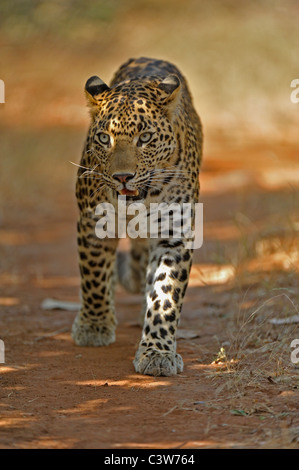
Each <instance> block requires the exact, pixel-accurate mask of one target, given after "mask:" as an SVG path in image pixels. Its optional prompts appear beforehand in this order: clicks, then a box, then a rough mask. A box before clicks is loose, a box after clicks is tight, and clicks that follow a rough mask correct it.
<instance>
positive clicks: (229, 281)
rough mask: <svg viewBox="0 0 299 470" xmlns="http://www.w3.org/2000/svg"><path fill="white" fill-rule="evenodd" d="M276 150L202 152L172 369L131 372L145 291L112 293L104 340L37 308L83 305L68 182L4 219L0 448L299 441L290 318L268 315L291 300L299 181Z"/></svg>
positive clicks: (66, 317) (291, 310)
mask: <svg viewBox="0 0 299 470" xmlns="http://www.w3.org/2000/svg"><path fill="white" fill-rule="evenodd" d="M220 149H221V150H220ZM270 151H274V150H273V149H270V150H269V147H268V146H264V147H261V148H259V149H255V150H254V151H253V150H252V149H248V150H247V153H246V151H244V150H243V153H242V156H243V158H242V159H240V150H238V149H235V150H232V149H227V150H225V151H223V147H220V146H219V148H218V150H216V149H215V151H211V154H210V155H209V157H210V158H207V159H206V163H205V166H204V170H203V175H202V198H203V199H202V200H203V202H204V214H205V215H204V217H205V233H204V240H205V242H204V247H203V248H202V249H201V250H199V251H198V252H197V253H196V256H195V262H194V266H193V270H192V276H191V282H190V286H189V288H188V291H187V294H186V302H185V305H184V309H183V314H182V322H181V325H180V328H181V330H180V334H179V339H178V350H179V352H180V353H181V354H182V356H183V358H184V363H185V369H184V372H183V373H182V374H180V375H179V376H177V377H171V378H166V377H159V378H153V377H149V376H141V375H138V374H136V373H135V372H134V369H133V365H132V360H133V357H134V353H135V349H136V345H137V343H138V340H139V337H140V328H139V326H138V324H137V320H138V315H139V308H140V297H138V296H133V295H129V294H127V293H125V292H124V291H123V290H121V288H119V289H118V291H117V317H118V322H119V324H118V328H117V341H116V343H114V344H112V345H110V346H109V347H104V348H79V347H77V346H75V345H74V343H73V342H72V340H71V338H70V333H69V332H70V328H71V324H72V321H73V318H74V315H75V313H74V312H67V311H61V310H52V311H47V310H43V309H42V308H41V303H42V301H43V300H44V299H45V298H48V297H52V298H57V299H64V300H71V301H78V290H79V277H78V270H77V260H76V244H75V218H76V208H75V206H74V200H73V195H72V194H70V192H69V189H68V187H66V189H61V191H60V192H59V195H58V196H57V198H56V200H52V207H51V208H50V209H49V208H48V211H47V214H45V213H42V212H40V213H35V214H32V215H31V216H30V214H29V213H26V216H25V217H23V218H22V217H20V218H19V219H15V217H14V214H13V212H12V214H11V216H7V217H6V219H5V223H3V224H2V227H1V231H0V242H1V247H2V255H1V257H2V260H3V263H2V271H1V297H0V303H1V312H2V315H1V322H0V327H1V337H2V338H3V340H4V342H5V364H2V365H1V366H0V387H1V388H0V394H1V401H0V415H1V418H0V423H1V425H0V447H1V448H115V449H117V448H122V449H123V448H210V447H218V448H238V447H250V448H260V447H286V448H290V447H298V439H299V415H298V398H299V397H298V388H297V387H298V366H296V365H295V364H293V363H292V362H291V360H290V353H291V349H290V343H291V340H292V339H294V338H296V337H299V336H298V335H299V334H298V328H297V329H296V327H297V325H296V324H283V325H281V326H277V325H273V324H271V323H270V322H269V320H270V319H273V318H277V317H279V318H283V319H285V318H289V317H291V316H292V315H294V314H295V313H296V309H297V310H298V298H299V295H298V273H297V270H296V269H297V267H298V261H299V256H298V253H299V250H298V223H299V219H298V213H297V212H296V207H297V208H298V205H297V206H296V204H297V202H298V190H296V189H295V186H294V184H295V183H294V181H291V185H290V180H292V178H293V177H294V169H297V174H298V167H295V160H294V155H295V153H296V149H292V148H287V147H284V146H283V145H281V146H278V147H277V148H276V149H275V155H276V158H275V162H276V163H275V165H273V159H271V156H269V155H270V154H269V152H270ZM297 161H298V160H297ZM256 162H258V164H257V165H255V163H256ZM297 166H298V163H297ZM66 178H67V177H66ZM66 178H65V179H66ZM63 187H64V186H61V188H63ZM296 201H297V202H296ZM66 207H68V208H69V210H68V212H67V213H66V212H65V211H63V210H62V208H63V209H65V208H66Z"/></svg>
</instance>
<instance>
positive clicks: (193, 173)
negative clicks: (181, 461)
mask: <svg viewBox="0 0 299 470" xmlns="http://www.w3.org/2000/svg"><path fill="white" fill-rule="evenodd" d="M85 95H86V100H87V106H88V107H89V111H90V127H89V129H88V132H87V137H86V141H85V143H84V147H83V152H82V158H81V161H80V164H79V165H78V170H77V179H76V200H77V205H78V212H79V216H78V221H77V244H78V253H79V270H80V277H81V287H80V290H81V308H80V311H79V312H78V313H77V315H76V317H75V319H74V321H73V325H72V331H71V335H72V338H73V340H74V342H75V344H77V345H79V346H108V345H110V344H111V343H113V342H114V341H115V331H116V326H117V320H116V316H115V295H116V284H117V282H119V283H120V284H121V285H122V286H123V287H124V288H125V289H127V290H128V291H129V292H132V293H141V295H142V297H141V298H142V299H143V300H142V301H141V303H142V305H141V326H142V333H141V339H140V342H139V344H138V347H137V346H136V351H135V357H134V360H133V365H134V368H135V372H136V373H139V374H143V375H150V376H166V377H167V376H173V375H176V374H179V373H181V372H182V371H183V367H184V364H183V359H182V356H181V355H180V354H179V353H178V352H177V329H178V326H179V323H180V315H181V310H182V305H183V300H184V297H185V293H186V289H187V286H188V282H189V276H190V270H191V266H192V258H193V254H194V248H193V246H192V245H190V244H188V243H186V240H185V238H184V236H181V237H178V236H177V232H176V231H175V230H169V232H168V234H167V235H168V236H162V235H161V236H158V237H156V236H155V237H150V236H147V237H135V238H132V237H131V239H129V241H128V243H129V247H128V249H126V250H120V249H119V240H120V235H119V233H118V231H117V228H116V233H115V236H114V237H108V236H106V237H102V238H100V237H98V236H97V234H96V224H97V222H98V220H99V217H98V216H97V215H96V208H97V207H98V206H99V204H102V203H104V204H109V205H112V207H113V208H114V209H115V217H116V219H115V226H116V227H117V224H118V217H119V209H118V201H119V198H122V199H123V200H125V204H126V207H127V205H128V204H133V203H136V202H139V203H142V204H143V205H144V207H145V208H146V209H147V210H150V208H151V205H152V204H153V203H156V204H159V203H164V204H165V203H166V204H169V205H171V204H172V203H175V204H179V205H183V204H184V203H185V204H186V203H189V204H192V205H193V206H194V204H195V203H197V202H198V201H199V189H200V182H199V174H200V164H201V160H202V146H203V131H202V124H201V119H200V118H199V116H198V114H197V112H196V110H195V107H194V104H193V97H192V96H191V93H190V90H189V88H188V84H187V81H186V79H185V77H184V76H183V75H182V73H181V72H180V70H179V69H178V68H177V67H176V66H175V65H174V64H172V63H171V62H168V61H165V60H162V59H152V58H148V57H140V58H137V59H129V60H128V61H127V62H125V63H124V64H123V65H121V66H120V68H119V69H118V70H117V72H116V73H115V74H114V76H113V78H112V80H111V82H110V84H109V85H107V83H106V82H105V81H103V80H102V79H101V78H99V77H98V76H97V75H93V76H91V77H90V78H89V79H88V80H87V82H86V84H85ZM193 206H192V207H193ZM169 214H170V219H171V216H172V213H171V211H170V212H169ZM194 214H195V211H194V210H193V209H192V210H191V212H190V217H191V219H192V224H194V217H195V216H194ZM155 220H156V222H157V224H158V226H159V227H161V226H162V223H163V220H164V216H163V217H162V216H161V214H158V216H157V218H156V219H155ZM183 222H184V221H183ZM183 222H181V223H182V224H183ZM192 226H194V225H192ZM164 235H165V234H164Z"/></svg>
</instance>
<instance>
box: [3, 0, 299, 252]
mask: <svg viewBox="0 0 299 470" xmlns="http://www.w3.org/2000/svg"><path fill="white" fill-rule="evenodd" d="M298 20H299V4H298V2H297V1H296V0H285V1H279V0H252V1H250V2H248V1H240V0H224V1H223V0H221V1H220V0H209V1H200V0H197V1H196V0H184V1H181V0H165V1H163V2H161V1H160V0H139V1H137V0H123V1H121V0H109V1H106V0H98V1H93V0H86V1H81V0H62V1H51V2H50V1H43V0H22V1H21V0H2V1H1V3H0V78H1V79H2V80H3V81H4V83H5V104H0V131H1V137H0V168H1V171H0V194H1V200H2V204H1V210H0V223H1V224H2V232H1V233H2V237H4V238H3V239H4V240H6V242H9V240H10V243H13V244H17V243H18V240H19V238H20V237H21V238H20V240H19V243H25V242H24V240H23V239H22V237H25V239H26V236H28V233H29V232H30V227H33V226H34V224H37V225H39V226H41V223H42V221H43V220H45V219H48V218H49V217H52V219H53V221H55V225H56V227H57V224H58V222H59V220H60V222H61V223H62V224H63V223H67V221H68V220H69V222H73V221H74V220H75V218H76V215H77V209H76V203H75V199H74V185H75V179H76V168H75V167H74V166H72V165H71V164H70V163H69V162H70V161H73V162H77V163H78V162H79V160H80V154H81V149H82V147H83V142H84V139H85V135H86V132H87V128H88V123H89V115H88V110H87V108H86V105H85V98H84V93H83V89H84V84H85V82H86V80H87V79H88V78H89V77H90V76H91V75H94V74H96V75H99V76H100V77H101V78H102V79H103V80H104V81H106V82H109V81H110V80H111V78H112V76H113V74H114V72H115V71H116V69H117V68H118V67H119V66H120V65H121V64H122V63H123V62H125V61H126V60H127V59H128V58H130V57H138V56H148V57H155V58H161V59H166V60H169V61H171V62H173V63H174V64H176V65H177V66H178V67H179V68H180V69H181V71H182V72H183V74H184V75H185V76H186V78H187V80H188V82H189V85H190V89H191V92H192V94H193V97H194V102H195V106H196V109H197V111H198V113H199V115H200V116H201V119H202V122H203V127H204V136H205V137H204V163H203V171H202V177H201V178H202V179H201V184H202V198H203V200H204V202H206V208H207V211H206V223H205V228H206V233H207V236H208V234H209V232H208V228H209V223H213V221H215V222H216V223H217V224H218V226H219V223H220V220H221V217H223V214H226V216H227V217H228V218H229V223H231V221H233V224H234V228H233V229H229V230H228V232H225V230H226V229H225V228H223V231H222V233H226V235H225V237H226V238H227V239H229V238H230V237H232V238H234V237H235V232H234V230H235V228H236V226H237V231H240V226H241V229H242V230H243V229H244V230H245V232H246V234H248V233H249V232H250V231H252V230H253V229H254V228H256V227H257V225H256V223H255V225H254V224H253V223H252V219H253V218H256V217H259V220H263V221H264V222H265V220H266V219H265V214H267V215H268V216H269V218H270V222H269V223H268V226H269V227H274V228H275V230H276V229H277V227H282V226H283V227H285V226H286V225H288V224H289V225H290V224H291V227H292V230H295V228H296V227H297V225H296V224H297V223H298V221H297V215H296V204H297V202H298V198H297V196H298V192H297V190H295V189H294V188H297V185H298V174H299V171H298V170H299V158H298V118H299V103H297V104H295V103H292V101H291V99H290V95H291V92H292V91H293V89H292V88H291V81H292V80H293V79H296V78H299V65H298V57H299V41H298V37H299V36H298V29H299V27H298V24H299V21H298ZM253 188H254V190H253ZM279 190H282V191H283V194H284V195H285V198H286V201H284V199H283V196H282V194H281V193H279V192H278V191H279ZM271 191H272V192H271ZM249 193H250V194H251V198H253V199H254V197H255V199H254V202H253V203H252V209H250V208H249V206H248V207H247V206H246V207H245V205H244V204H246V203H248V204H249V203H250V201H249V197H248V194H249ZM261 194H263V197H261ZM265 195H268V196H267V197H268V199H267V197H266V196H265ZM217 197H219V198H220V200H219V201H221V210H220V211H219V209H220V206H219V202H218V200H217ZM224 197H227V198H228V199H227V200H225V199H224ZM207 198H216V199H209V200H208V199H207ZM236 198H237V199H236ZM212 200H213V201H214V200H215V201H216V203H213V202H212ZM236 200H237V201H239V204H240V205H239V206H238V207H237V208H236V207H235V204H236ZM267 200H268V201H269V204H268V206H269V207H268V206H267V207H266V208H264V210H263V204H262V201H264V204H266V202H265V201H267ZM244 201H245V202H244ZM246 201H247V202H246ZM208 202H209V204H210V205H209V206H208V205H207V204H208ZM279 207H280V209H279V210H278V208H279ZM250 210H251V212H254V214H252V215H250V214H249V211H250ZM259 211H261V213H260V215H258V214H259ZM220 212H221V213H220ZM240 214H241V215H240ZM16 216H17V225H18V226H19V227H20V226H23V227H24V229H23V230H22V231H20V230H19V231H18V233H17V234H16V233H15V232H14V229H15V226H16ZM279 217H284V219H283V220H281V219H279ZM277 218H278V219H279V220H277ZM52 219H51V220H52ZM290 221H291V222H290ZM43 223H44V222H43ZM223 223H224V222H223ZM227 223H228V222H227ZM9 224H11V227H12V230H11V231H7V230H8V228H7V227H9ZM22 224H23V225H22ZM69 227H71V226H69ZM244 227H245V228H244ZM294 227H295V228H294ZM65 230H66V232H67V231H68V230H70V228H68V227H66V228H65ZM230 230H231V231H230ZM296 230H297V229H296ZM212 233H213V234H214V235H213V237H214V236H215V232H213V230H212ZM238 233H239V232H238ZM242 233H243V232H242ZM70 235H72V236H74V235H75V234H74V233H73V232H68V236H70ZM217 236H218V237H219V236H220V235H219V233H218V232H217ZM18 237H19V238H18ZM12 240H14V241H13V242H12ZM22 240H23V242H22ZM6 242H5V243H6ZM5 243H4V249H5V246H6V245H5ZM219 243H220V242H219ZM227 246H228V245H226V247H225V248H221V249H220V251H221V252H222V250H227ZM208 248H209V243H208V239H207V243H206V244H205V250H206V251H207V252H208V254H207V259H209V260H210V256H211V252H210V250H209V249H208ZM211 250H212V256H214V257H215V246H214V245H213V248H211ZM245 251H246V250H245ZM247 251H248V250H247ZM204 253H205V251H204V250H201V256H204ZM4 258H5V257H4ZM216 258H217V259H218V255H217V256H216ZM222 258H223V256H222V257H221V256H220V259H222Z"/></svg>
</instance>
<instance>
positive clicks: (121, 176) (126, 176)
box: [112, 173, 135, 184]
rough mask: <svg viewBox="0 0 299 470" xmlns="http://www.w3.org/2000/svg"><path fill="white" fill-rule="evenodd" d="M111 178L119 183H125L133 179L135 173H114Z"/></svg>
mask: <svg viewBox="0 0 299 470" xmlns="http://www.w3.org/2000/svg"><path fill="white" fill-rule="evenodd" d="M112 176H113V178H114V179H116V180H117V181H119V182H120V183H124V184H125V183H127V182H128V181H129V180H131V179H132V178H134V176H135V173H114V174H113V175H112Z"/></svg>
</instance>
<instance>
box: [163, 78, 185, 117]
mask: <svg viewBox="0 0 299 470" xmlns="http://www.w3.org/2000/svg"><path fill="white" fill-rule="evenodd" d="M158 89H159V90H162V91H163V92H164V93H163V97H162V100H163V103H164V104H165V105H167V106H168V107H169V108H170V109H174V108H175V107H176V105H177V103H178V100H179V97H180V92H181V81H180V79H179V77H178V76H177V75H175V74H171V75H167V77H166V78H164V80H162V82H161V83H159V85H158Z"/></svg>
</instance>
